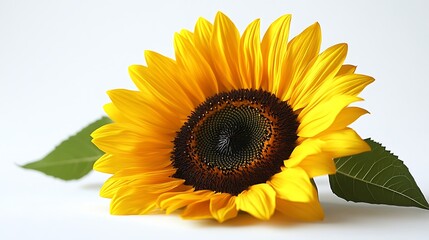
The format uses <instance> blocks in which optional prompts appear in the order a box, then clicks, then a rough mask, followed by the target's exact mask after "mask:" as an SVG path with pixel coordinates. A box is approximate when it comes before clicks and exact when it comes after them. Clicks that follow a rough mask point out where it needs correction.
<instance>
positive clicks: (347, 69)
mask: <svg viewBox="0 0 429 240" xmlns="http://www.w3.org/2000/svg"><path fill="white" fill-rule="evenodd" d="M355 71H356V66H354V65H349V64H344V65H343V66H341V68H340V70H338V72H337V76H340V75H346V74H353V73H355Z"/></svg>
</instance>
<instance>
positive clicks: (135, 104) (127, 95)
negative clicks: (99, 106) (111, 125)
mask: <svg viewBox="0 0 429 240" xmlns="http://www.w3.org/2000/svg"><path fill="white" fill-rule="evenodd" d="M107 93H108V95H109V97H110V99H111V100H112V102H113V104H114V105H115V107H116V108H117V109H119V111H120V112H121V113H122V114H123V115H124V116H126V117H127V118H128V119H132V120H133V123H134V124H135V125H140V122H148V123H152V124H154V125H158V126H161V127H163V128H167V129H171V130H173V131H177V129H179V128H180V127H181V125H182V123H181V119H180V115H179V114H177V113H173V112H172V111H171V110H170V109H169V108H168V107H166V106H164V107H162V104H156V105H153V104H148V103H147V102H146V101H147V99H146V98H145V97H144V95H142V94H141V93H140V92H137V91H131V90H125V89H115V90H110V91H108V92H107Z"/></svg>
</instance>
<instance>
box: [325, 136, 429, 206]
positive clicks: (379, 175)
mask: <svg viewBox="0 0 429 240" xmlns="http://www.w3.org/2000/svg"><path fill="white" fill-rule="evenodd" d="M365 141H366V142H367V143H368V144H369V145H370V146H371V151H370V152H366V153H361V154H357V155H354V156H350V157H343V158H338V159H335V164H336V166H337V173H336V174H334V175H330V176H329V182H330V185H331V189H332V191H333V192H334V193H335V194H336V195H337V196H338V197H340V198H343V199H345V200H347V201H354V202H366V203H376V204H388V205H396V206H414V207H419V208H423V209H429V205H428V202H427V201H426V199H425V197H424V195H423V194H422V192H421V191H420V189H419V187H418V186H417V183H416V182H415V181H414V178H413V177H412V176H411V174H410V172H409V171H408V168H407V167H406V166H405V165H404V163H403V162H402V161H401V160H399V159H398V157H397V156H395V155H393V154H392V153H391V152H390V151H388V150H386V149H385V147H383V146H382V145H381V144H379V143H377V142H375V141H373V140H371V139H366V140H365Z"/></svg>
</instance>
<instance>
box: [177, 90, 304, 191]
mask: <svg viewBox="0 0 429 240" xmlns="http://www.w3.org/2000/svg"><path fill="white" fill-rule="evenodd" d="M297 128H298V121H297V117H296V115H295V114H294V112H293V110H292V109H291V107H290V106H289V104H288V103H287V102H284V101H281V100H280V99H278V98H277V97H276V96H275V95H274V94H271V93H269V92H266V91H263V90H249V89H240V90H233V91H230V92H224V93H219V94H217V95H215V96H212V97H210V98H208V99H207V100H206V101H205V102H204V103H202V104H201V105H199V106H198V107H197V108H196V109H195V110H194V112H192V114H191V115H190V116H189V117H188V120H187V122H185V123H184V124H183V126H182V128H181V129H180V131H179V132H177V135H176V138H175V139H174V149H173V152H172V154H171V161H172V164H173V166H174V167H175V168H176V173H175V174H174V175H173V177H175V178H181V179H184V180H185V184H187V185H191V186H193V187H194V188H195V189H196V190H203V189H204V190H212V191H215V192H224V193H230V194H232V195H238V194H239V193H241V192H242V191H243V190H246V189H247V188H249V187H250V186H252V185H254V184H259V183H265V182H266V181H267V180H269V179H270V178H271V176H273V175H274V174H276V173H278V172H280V171H281V166H283V161H284V160H286V159H288V158H289V156H290V154H291V152H292V151H293V149H294V148H295V146H296V140H297V134H296V131H297Z"/></svg>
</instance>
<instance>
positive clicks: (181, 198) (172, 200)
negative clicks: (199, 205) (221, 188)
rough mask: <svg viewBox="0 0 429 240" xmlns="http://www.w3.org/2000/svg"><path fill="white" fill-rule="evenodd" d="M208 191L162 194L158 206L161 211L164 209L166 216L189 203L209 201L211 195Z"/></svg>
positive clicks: (211, 192)
mask: <svg viewBox="0 0 429 240" xmlns="http://www.w3.org/2000/svg"><path fill="white" fill-rule="evenodd" d="M213 194H214V193H213V191H210V190H198V191H193V192H184V193H164V194H162V195H160V196H159V198H158V200H157V201H158V205H159V207H160V208H161V209H165V211H166V213H167V214H170V213H171V212H173V211H175V210H177V209H179V208H183V207H185V206H187V205H189V204H191V203H195V202H200V201H203V200H205V199H209V198H210V197H211V196H212V195H213Z"/></svg>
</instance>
